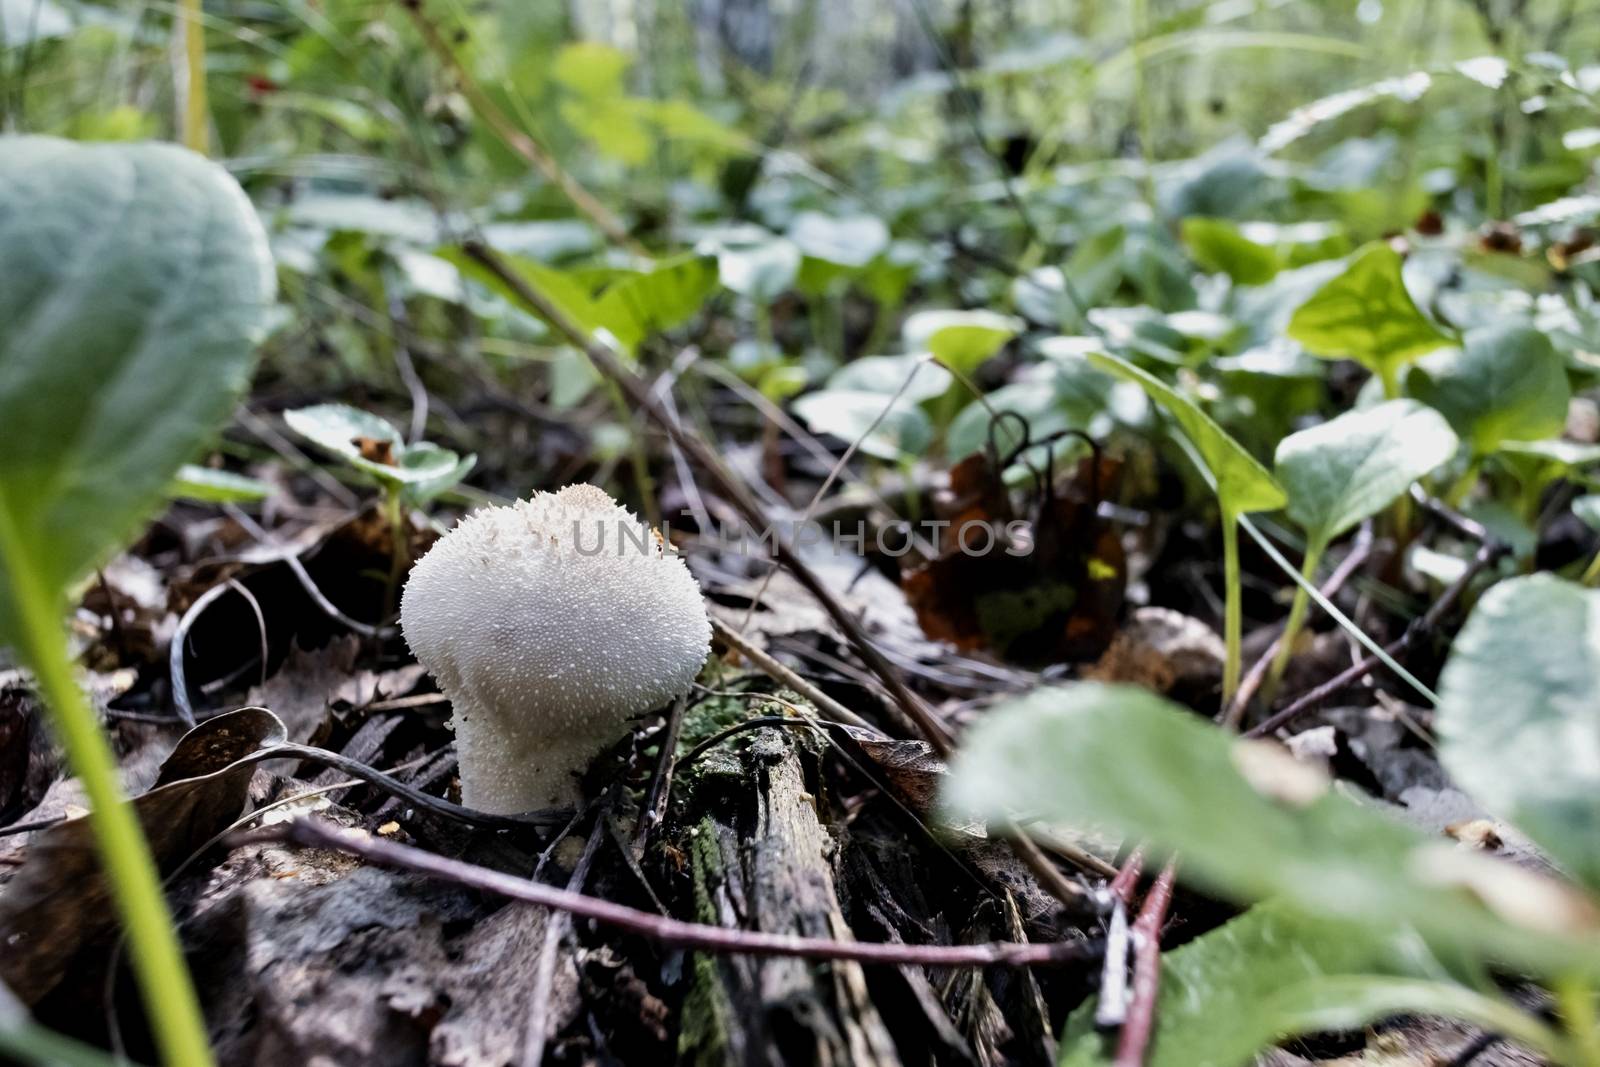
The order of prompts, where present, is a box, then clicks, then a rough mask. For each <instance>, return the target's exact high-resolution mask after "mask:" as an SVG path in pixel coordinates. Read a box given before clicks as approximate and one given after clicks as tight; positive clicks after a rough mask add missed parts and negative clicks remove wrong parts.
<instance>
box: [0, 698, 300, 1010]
mask: <svg viewBox="0 0 1600 1067" xmlns="http://www.w3.org/2000/svg"><path fill="white" fill-rule="evenodd" d="M283 740H284V727H283V723H282V722H280V721H279V720H278V717H277V716H276V715H273V714H272V713H271V712H270V711H267V710H265V709H263V708H245V709H242V710H240V711H234V712H229V713H227V714H225V715H218V716H217V717H215V718H213V719H209V720H207V721H206V722H204V723H202V724H200V725H199V726H197V727H195V728H194V729H193V730H190V731H189V732H188V733H187V734H185V735H184V736H183V738H182V739H181V740H180V741H179V742H178V746H177V748H175V749H174V750H173V752H172V754H171V755H170V756H168V757H167V760H166V762H165V763H163V764H162V767H161V771H160V774H159V776H158V777H157V779H156V784H155V786H154V787H153V788H151V790H150V791H149V792H147V793H144V794H142V795H140V796H138V797H136V798H134V801H133V807H134V811H135V813H136V814H137V815H138V818H139V822H140V824H141V825H142V826H143V827H144V833H145V837H146V839H147V840H148V841H149V843H150V849H151V851H152V852H153V853H154V855H155V858H156V862H157V864H158V865H160V866H161V868H162V869H163V870H170V869H171V868H173V867H175V866H176V865H177V864H179V863H181V862H183V861H184V860H185V859H186V858H188V856H189V854H190V853H191V852H192V851H193V850H194V849H195V848H196V847H198V846H200V845H201V844H203V843H205V842H206V841H207V840H209V839H210V838H211V837H212V836H214V835H215V834H217V833H218V832H219V831H221V830H223V829H224V828H226V827H227V825H228V824H229V823H230V822H232V821H233V820H234V818H235V817H236V816H237V815H238V814H239V811H240V809H241V808H242V807H243V806H244V801H245V793H246V790H247V789H248V787H249V784H250V776H251V774H252V773H253V771H254V767H253V765H244V766H233V764H234V763H235V761H237V760H238V759H239V758H240V757H241V756H244V755H247V754H249V753H251V752H254V751H256V750H257V749H259V748H263V747H267V746H270V745H275V744H278V743H280V742H282V741H283ZM116 921H117V920H116V909H115V908H114V907H113V906H112V903H111V894H110V892H109V890H108V889H107V886H106V883H105V880H104V878H103V877H102V875H101V872H100V860H99V855H98V853H97V852H96V850H95V846H94V836H93V833H92V832H91V831H90V829H89V825H88V822H87V820H86V819H84V818H82V817H80V818H74V819H70V820H68V821H67V822H64V823H61V824H59V825H56V826H53V827H51V828H50V829H48V830H44V831H41V832H39V833H38V834H37V835H36V836H35V837H34V838H33V840H32V841H31V842H30V844H29V847H28V852H27V858H26V860H25V861H24V863H23V865H22V867H21V869H20V870H18V871H17V873H16V875H15V876H14V877H13V878H12V879H11V881H10V882H9V883H8V884H7V885H6V887H5V893H4V896H0V944H3V945H5V946H6V951H5V952H4V953H0V981H3V982H4V983H5V984H6V985H7V986H9V987H10V988H11V989H12V990H13V991H15V992H16V994H17V995H18V996H19V997H20V998H22V1000H23V1001H25V1002H26V1003H29V1004H33V1003H36V1002H37V1001H38V1000H39V999H40V998H41V997H43V996H44V995H45V994H46V993H48V992H49V991H50V990H51V989H53V988H54V987H55V986H56V984H57V983H59V982H60V981H61V980H62V978H63V977H64V976H65V975H66V974H67V972H68V970H69V969H70V968H71V966H72V963H73V960H74V959H75V957H76V956H77V955H78V953H79V952H80V951H81V950H82V949H84V948H86V947H88V946H89V945H91V944H93V943H94V942H96V941H98V940H100V939H101V938H102V937H104V936H106V935H107V934H109V933H110V932H111V931H112V930H113V929H115V928H116Z"/></svg>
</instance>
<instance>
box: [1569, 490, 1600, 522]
mask: <svg viewBox="0 0 1600 1067" xmlns="http://www.w3.org/2000/svg"><path fill="white" fill-rule="evenodd" d="M1572 513H1573V514H1574V515H1576V516H1578V518H1580V519H1582V520H1583V521H1584V523H1586V524H1587V525H1588V527H1589V529H1591V530H1595V531H1597V532H1600V493H1589V494H1587V495H1585V496H1580V497H1579V498H1578V499H1576V500H1574V501H1573V502H1572Z"/></svg>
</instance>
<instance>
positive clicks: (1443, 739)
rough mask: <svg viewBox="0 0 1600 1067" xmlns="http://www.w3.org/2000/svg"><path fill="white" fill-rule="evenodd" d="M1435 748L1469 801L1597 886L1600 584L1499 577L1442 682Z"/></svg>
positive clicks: (1599, 883)
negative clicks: (1599, 587) (1506, 822)
mask: <svg viewBox="0 0 1600 1067" xmlns="http://www.w3.org/2000/svg"><path fill="white" fill-rule="evenodd" d="M1439 696H1440V704H1439V708H1438V719H1437V729H1438V734H1439V756H1440V758H1441V759H1442V760H1443V762H1444V765H1445V767H1446V768H1447V769H1448V770H1449V771H1450V775H1451V777H1452V778H1454V779H1455V781H1456V782H1457V784H1459V785H1460V786H1461V788H1463V789H1465V790H1466V791H1467V792H1468V793H1470V794H1471V795H1472V798H1473V799H1474V800H1476V801H1478V802H1479V803H1480V804H1482V805H1483V806H1484V807H1486V808H1488V809H1489V810H1490V811H1492V812H1494V813H1495V814H1496V815H1499V816H1501V817H1503V818H1505V819H1507V820H1509V821H1510V822H1512V823H1514V824H1515V825H1517V826H1518V827H1520V828H1521V829H1522V830H1524V831H1525V832H1526V833H1527V834H1528V835H1529V836H1530V837H1532V838H1533V839H1534V840H1535V841H1537V842H1539V844H1540V845H1542V846H1543V847H1544V848H1545V849H1546V850H1547V851H1548V852H1549V853H1550V854H1551V855H1552V856H1554V857H1555V858H1556V860H1557V861H1558V862H1559V863H1561V864H1562V865H1563V866H1565V867H1566V868H1567V869H1568V870H1569V871H1571V872H1572V873H1573V874H1574V875H1575V876H1576V877H1578V878H1580V879H1582V880H1583V881H1584V882H1586V883H1587V884H1589V885H1590V886H1592V887H1596V888H1600V590H1594V589H1585V588H1584V587H1583V586H1580V585H1575V584H1573V583H1572V582H1567V581H1563V580H1562V579H1560V578H1557V577H1555V576H1554V575H1550V574H1535V575H1530V576H1528V577H1525V578H1513V579H1511V580H1509V581H1504V582H1501V583H1500V584H1498V585H1496V586H1495V587H1494V588H1492V589H1490V590H1489V591H1488V592H1487V593H1485V594H1484V596H1483V599H1482V600H1480V601H1479V602H1478V606H1477V607H1476V608H1475V609H1473V612H1472V615H1471V617H1470V618H1468V619H1467V624H1466V626H1464V627H1463V628H1462V630H1461V633H1460V634H1459V635H1458V636H1457V637H1456V641H1455V645H1454V647H1453V648H1452V649H1451V653H1450V660H1449V662H1448V663H1446V664H1445V669H1444V674H1443V675H1442V676H1441V678H1440V688H1439Z"/></svg>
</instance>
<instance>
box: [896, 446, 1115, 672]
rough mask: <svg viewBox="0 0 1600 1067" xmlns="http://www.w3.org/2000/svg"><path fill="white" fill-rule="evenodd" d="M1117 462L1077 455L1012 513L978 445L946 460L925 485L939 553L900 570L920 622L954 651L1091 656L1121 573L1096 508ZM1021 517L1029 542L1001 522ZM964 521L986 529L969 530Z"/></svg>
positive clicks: (1104, 638)
mask: <svg viewBox="0 0 1600 1067" xmlns="http://www.w3.org/2000/svg"><path fill="white" fill-rule="evenodd" d="M1120 469H1121V465H1120V463H1118V461H1116V460H1114V459H1110V458H1106V457H1101V458H1099V459H1096V458H1093V457H1090V458H1086V459H1084V460H1083V461H1082V462H1081V463H1079V465H1078V467H1077V470H1076V472H1075V473H1074V474H1073V476H1072V477H1070V478H1068V479H1065V480H1063V481H1061V482H1060V483H1058V484H1057V485H1055V486H1052V487H1051V488H1050V490H1049V491H1048V492H1047V493H1045V494H1044V495H1043V496H1042V497H1040V498H1038V499H1035V500H1033V501H1031V502H1030V504H1029V506H1028V510H1027V513H1026V514H1024V515H1019V514H1018V513H1017V512H1016V511H1015V510H1014V509H1013V508H1012V506H1011V500H1010V493H1009V491H1008V490H1007V489H1006V487H1005V484H1004V482H1003V481H1002V479H1001V477H1000V472H999V471H997V470H995V469H994V466H993V464H991V463H990V461H989V458H988V456H987V455H986V454H984V453H981V452H978V453H973V454H972V455H970V456H968V457H966V458H965V459H963V460H962V461H961V462H959V463H957V464H956V465H955V466H954V467H952V468H951V470H950V486H949V488H948V489H947V490H944V491H941V492H939V493H936V494H935V495H934V501H933V506H934V511H935V513H936V514H937V516H938V518H940V519H942V520H947V521H948V522H949V524H950V525H949V526H948V527H945V528H944V529H942V530H941V531H940V538H939V544H938V546H937V547H938V549H939V555H938V556H937V557H936V558H935V559H933V560H931V561H928V562H926V563H923V564H921V565H918V566H915V567H913V568H912V569H910V570H908V571H907V572H906V573H905V574H904V575H903V576H902V579H901V586H902V588H903V589H904V590H905V593H906V597H907V599H908V600H909V601H910V603H911V606H912V607H913V608H914V609H915V611H916V613H917V621H918V622H919V623H921V625H922V629H923V632H924V633H926V634H927V635H928V636H929V637H932V638H934V639H936V640H942V641H948V642H950V643H951V644H953V645H955V646H956V647H957V648H960V649H962V650H964V651H972V650H976V649H985V648H986V649H988V650H990V651H993V652H996V653H998V654H1000V655H1002V656H1005V657H1006V658H1008V659H1011V660H1015V661H1017V662H1019V663H1063V662H1078V661H1082V660H1086V659H1093V658H1094V657H1096V656H1098V655H1099V654H1100V653H1101V652H1103V651H1104V650H1105V648H1106V646H1107V645H1108V644H1109V643H1110V641H1111V639H1112V636H1113V634H1114V633H1115V632H1116V623H1117V616H1118V614H1119V612H1120V611H1121V608H1122V601H1123V595H1124V591H1125V587H1126V583H1127V560H1126V558H1125V556H1124V553H1123V548H1122V541H1121V539H1120V538H1119V537H1118V536H1117V534H1116V531H1114V530H1113V529H1112V528H1111V527H1110V526H1109V524H1107V523H1106V522H1104V521H1103V520H1102V519H1101V518H1100V517H1099V515H1098V514H1097V508H1098V506H1099V501H1100V499H1102V498H1104V496H1106V495H1108V494H1110V493H1112V492H1113V491H1114V490H1115V487H1116V483H1117V479H1118V476H1119V474H1120ZM1019 518H1026V519H1027V520H1028V521H1029V525H1030V530H1031V539H1032V542H1033V543H1032V548H1031V551H1027V552H1026V553H1025V554H1012V553H1011V552H1008V551H1007V550H1006V549H1007V548H1008V547H1011V548H1013V549H1014V550H1015V551H1016V552H1018V553H1022V552H1023V550H1024V548H1025V547H1026V546H1023V545H1021V544H1015V545H1013V544H1012V543H1011V542H1010V541H1009V540H1008V539H1007V524H1008V523H1011V522H1013V521H1015V520H1017V519H1019ZM973 524H979V525H982V526H987V527H988V528H989V530H990V531H992V533H993V540H992V544H993V548H992V550H990V551H987V552H983V553H982V554H969V552H964V551H962V545H963V541H962V538H963V536H964V534H963V531H967V533H966V534H965V537H966V541H965V543H966V545H967V546H968V547H969V548H971V549H977V548H979V547H980V546H982V545H983V544H984V543H985V542H986V541H988V540H989V539H988V538H987V537H982V538H980V536H979V535H978V534H976V533H971V532H970V531H971V530H972V529H975V528H976V527H975V526H974V525H973Z"/></svg>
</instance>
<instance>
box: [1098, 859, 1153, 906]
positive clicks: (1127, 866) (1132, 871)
mask: <svg viewBox="0 0 1600 1067" xmlns="http://www.w3.org/2000/svg"><path fill="white" fill-rule="evenodd" d="M1143 873H1144V846H1143V845H1137V846H1135V847H1134V850H1133V851H1132V852H1130V853H1128V858H1127V859H1125V860H1123V861H1122V869H1121V870H1119V871H1118V872H1117V876H1116V877H1115V878H1113V879H1111V883H1110V884H1109V885H1107V886H1106V888H1107V889H1108V890H1110V891H1111V892H1112V893H1113V894H1115V895H1116V896H1117V897H1119V898H1121V900H1122V903H1123V905H1124V906H1126V907H1129V908H1131V907H1133V890H1134V887H1135V886H1137V885H1138V884H1139V875H1141V874H1143Z"/></svg>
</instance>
